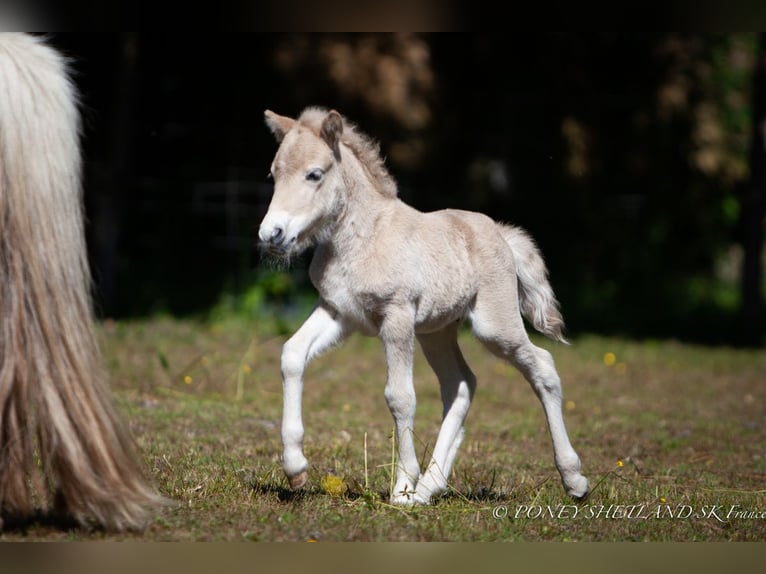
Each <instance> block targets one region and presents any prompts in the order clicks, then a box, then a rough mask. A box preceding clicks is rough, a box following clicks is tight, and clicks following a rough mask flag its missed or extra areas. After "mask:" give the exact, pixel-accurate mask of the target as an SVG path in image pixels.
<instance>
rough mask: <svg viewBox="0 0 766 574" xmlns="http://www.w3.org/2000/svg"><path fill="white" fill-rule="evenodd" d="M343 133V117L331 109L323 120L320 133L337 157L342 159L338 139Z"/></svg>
mask: <svg viewBox="0 0 766 574" xmlns="http://www.w3.org/2000/svg"><path fill="white" fill-rule="evenodd" d="M342 133H343V118H342V117H341V115H340V114H339V113H338V112H336V111H335V110H332V111H330V113H329V114H327V117H326V118H325V119H324V121H323V122H322V129H321V131H320V134H321V136H322V139H323V140H324V141H326V142H327V145H328V146H330V149H331V150H332V153H333V155H334V156H335V159H336V160H338V161H340V146H339V145H338V141H339V140H340V135H341V134H342Z"/></svg>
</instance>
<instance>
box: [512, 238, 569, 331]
mask: <svg viewBox="0 0 766 574" xmlns="http://www.w3.org/2000/svg"><path fill="white" fill-rule="evenodd" d="M498 226H499V227H500V233H501V235H502V236H503V239H505V241H506V243H508V245H509V247H510V248H511V251H513V258H514V260H515V263H516V276H517V278H518V281H519V302H520V303H521V313H522V314H523V315H524V317H526V318H527V320H528V321H529V322H530V323H532V325H533V326H534V328H535V329H537V330H538V331H540V332H541V333H542V334H544V335H545V336H546V337H550V338H551V339H554V340H556V341H560V342H562V343H567V344H568V341H567V340H566V339H565V338H564V335H563V333H562V330H563V328H564V319H563V317H562V316H561V311H559V304H558V301H557V300H556V296H555V295H554V294H553V289H552V288H551V284H550V282H549V281H548V270H547V269H546V267H545V261H543V257H542V254H541V253H540V250H539V249H538V248H537V245H535V242H534V240H533V239H532V238H531V237H530V236H529V235H528V234H527V233H526V232H525V231H524V230H522V229H520V228H518V227H514V226H511V225H503V224H498Z"/></svg>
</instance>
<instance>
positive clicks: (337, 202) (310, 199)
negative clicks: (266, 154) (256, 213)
mask: <svg viewBox="0 0 766 574" xmlns="http://www.w3.org/2000/svg"><path fill="white" fill-rule="evenodd" d="M265 117H266V125H268V126H269V128H270V129H271V131H272V132H273V133H274V136H275V137H276V139H277V141H278V142H279V144H280V145H279V149H278V150H277V154H276V156H275V157H274V161H273V163H272V164H271V174H270V175H271V177H272V178H273V180H274V196H273V197H272V199H271V204H270V205H269V210H268V212H267V213H266V216H265V217H264V218H263V221H262V222H261V227H260V230H259V232H258V236H259V238H260V240H261V243H262V245H263V246H264V248H266V249H267V250H268V251H270V252H271V253H273V254H275V255H281V256H284V257H289V256H290V255H291V254H293V253H298V252H300V251H302V250H303V249H305V248H306V247H308V246H309V245H311V243H312V242H314V241H315V240H316V239H317V237H318V236H319V235H320V234H321V233H322V232H323V231H325V230H326V229H327V228H328V224H330V223H331V222H332V221H333V220H334V218H335V217H336V216H337V214H338V213H339V211H340V210H341V209H342V206H343V196H342V194H341V189H342V177H341V173H340V171H341V170H340V166H339V162H340V160H341V157H340V136H341V134H342V133H343V118H342V117H341V115H340V114H339V113H338V112H336V111H334V110H333V111H330V112H327V111H324V110H320V109H318V108H312V109H310V110H308V111H307V112H304V114H303V115H302V116H301V118H299V119H298V120H294V119H292V118H288V117H285V116H280V115H277V114H275V113H274V112H272V111H269V110H267V111H266V112H265Z"/></svg>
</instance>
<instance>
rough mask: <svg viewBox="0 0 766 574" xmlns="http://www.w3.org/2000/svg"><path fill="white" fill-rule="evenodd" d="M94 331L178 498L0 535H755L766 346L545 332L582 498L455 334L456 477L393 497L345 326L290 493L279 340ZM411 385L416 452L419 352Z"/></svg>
mask: <svg viewBox="0 0 766 574" xmlns="http://www.w3.org/2000/svg"><path fill="white" fill-rule="evenodd" d="M263 332H268V329H266V328H265V327H263ZM102 339H103V349H104V354H105V360H106V362H107V365H108V368H109V371H110V373H111V377H112V384H113V386H114V389H115V392H116V395H117V400H118V403H119V405H120V407H121V409H122V410H123V412H124V413H125V414H126V416H127V417H128V418H129V420H130V424H131V426H132V428H133V431H134V433H135V436H136V439H137V441H138V444H139V446H140V448H141V450H142V453H143V455H144V458H145V461H146V465H147V468H148V469H149V472H150V474H151V475H152V477H153V479H154V481H155V483H156V484H157V486H158V487H159V489H160V490H161V491H162V492H163V494H165V495H166V496H167V497H168V498H169V499H171V500H172V504H171V505H169V506H168V507H167V508H164V509H161V510H160V511H158V513H157V515H156V518H155V520H154V521H153V522H152V524H151V525H150V526H149V528H148V529H147V530H146V532H144V533H142V534H127V535H112V534H106V533H103V532H87V531H83V530H66V529H61V528H54V527H52V526H51V525H49V524H46V523H45V521H44V520H43V521H40V522H39V523H31V524H28V525H25V526H24V527H23V528H21V527H19V528H16V529H10V530H6V531H4V532H2V533H0V540H93V539H95V540H104V539H106V540H114V539H119V540H124V539H128V540H129V539H137V540H152V541H162V540H173V541H208V540H220V541H234V540H251V541H346V540H364V541H515V540H557V541H565V540H573V541H602V540H621V541H625V540H654V541H691V540H707V541H721V540H760V541H763V540H766V425H764V422H766V421H765V415H766V353H764V352H763V351H743V350H733V349H725V348H705V347H696V346H689V345H684V344H680V343H676V342H665V341H662V342H657V341H646V342H632V341H625V340H619V339H610V338H601V337H589V336H588V337H579V338H576V339H575V340H574V342H573V343H574V344H573V345H572V346H571V347H565V346H562V345H558V344H553V343H550V342H548V341H546V340H540V341H539V342H540V344H541V345H543V346H545V347H546V348H548V349H550V350H551V351H552V353H553V355H554V357H555V358H556V361H557V366H558V368H559V372H560V374H561V377H562V380H563V382H564V393H565V400H566V407H565V420H566V422H567V425H568V428H569V433H570V438H571V439H572V443H573V444H574V446H575V449H576V450H577V451H578V453H579V454H580V457H581V459H582V462H583V467H584V471H585V474H586V475H587V476H588V477H589V478H590V481H591V486H592V494H591V496H590V498H589V499H588V500H587V501H585V502H582V503H577V504H575V503H574V502H572V501H571V500H569V499H568V498H567V497H566V495H565V494H564V491H563V489H562V487H561V484H560V482H559V479H558V474H557V473H556V470H555V468H554V466H553V462H552V452H551V448H550V442H549V438H548V434H547V430H546V426H545V421H544V417H543V413H542V409H541V407H540V405H539V403H538V402H537V399H536V398H535V397H534V395H533V393H532V391H531V390H530V388H529V386H528V385H527V384H526V382H525V381H524V380H523V379H522V378H521V376H520V375H519V374H518V373H517V372H516V371H515V370H513V369H512V368H510V367H508V366H507V365H505V364H503V363H501V362H499V361H498V360H496V359H495V358H494V357H492V356H491V355H489V354H488V353H487V352H485V351H484V350H483V349H482V348H480V346H479V345H478V344H477V343H476V342H475V341H474V340H473V339H472V338H471V337H470V335H469V334H468V333H465V334H464V335H463V340H462V346H463V349H464V352H465V355H466V357H467V359H468V361H469V363H470V364H471V366H472V368H473V370H474V372H475V373H476V375H477V377H478V379H479V387H478V391H477V395H476V399H475V401H474V405H473V407H472V410H471V412H470V414H469V417H468V423H467V433H466V439H465V441H464V443H463V447H462V449H461V452H460V454H459V455H458V459H457V462H456V465H455V469H454V471H453V475H452V477H451V490H450V492H449V493H447V494H446V495H444V496H443V497H441V498H439V499H438V500H436V502H435V504H434V505H433V506H430V507H426V508H413V509H401V508H397V507H392V506H390V505H389V504H387V502H386V501H387V496H388V491H389V489H390V485H391V465H392V443H391V432H392V420H391V417H390V415H389V413H388V409H387V408H386V404H385V401H384V399H383V385H384V378H385V365H384V361H383V354H382V349H381V346H380V343H379V342H378V341H377V340H375V339H365V338H361V337H354V338H352V339H350V340H349V341H347V342H346V343H345V344H344V345H343V346H342V347H340V348H338V349H336V350H334V351H332V352H331V353H329V354H327V355H325V356H323V357H320V358H319V359H316V360H315V361H314V363H312V365H311V367H310V368H309V370H308V373H307V376H306V388H305V397H304V422H305V426H306V444H305V447H306V454H307V456H308V458H309V461H310V463H311V465H312V467H311V469H310V480H311V482H310V486H309V487H308V488H307V489H306V490H305V491H304V492H301V493H299V494H293V493H291V492H289V491H288V490H287V489H286V481H285V479H284V478H283V475H282V471H281V466H280V452H281V446H280V439H279V421H280V416H281V381H280V377H279V355H280V348H281V344H282V343H283V341H284V337H273V336H268V335H264V334H263V333H262V332H261V331H259V325H258V324H246V323H244V322H243V321H240V320H235V319H232V320H224V321H218V322H205V323H203V322H184V321H176V320H171V319H162V318H158V319H153V320H146V321H141V322H132V323H129V322H125V323H114V322H107V323H105V324H104V325H103V326H102ZM415 379H416V389H417V396H418V416H417V418H416V438H417V442H418V444H419V449H420V452H421V453H422V457H423V458H427V457H428V455H429V452H430V449H431V447H432V446H433V444H434V441H435V438H436V433H437V430H438V424H439V419H440V412H441V404H440V401H439V392H438V386H437V384H436V380H435V377H434V375H433V374H432V373H431V372H430V370H429V369H428V367H427V365H426V363H425V360H424V359H423V358H422V356H421V355H420V354H419V353H418V356H417V358H416V365H415ZM365 461H366V462H365ZM328 477H329V478H328Z"/></svg>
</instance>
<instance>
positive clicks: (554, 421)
mask: <svg viewBox="0 0 766 574" xmlns="http://www.w3.org/2000/svg"><path fill="white" fill-rule="evenodd" d="M265 116H266V124H267V125H268V126H269V128H270V129H271V131H272V132H273V133H274V135H275V136H276V139H277V141H278V142H280V146H279V149H278V151H277V154H276V156H275V158H274V162H273V163H272V166H271V176H272V177H273V179H274V196H273V198H272V200H271V205H270V206H269V209H268V212H267V213H266V216H265V217H264V219H263V222H262V223H261V226H260V231H259V237H260V240H261V243H262V246H263V248H264V249H265V250H267V251H268V252H270V253H271V254H273V255H276V256H278V257H283V258H289V257H290V256H291V255H293V254H295V253H298V252H300V251H302V250H303V249H305V248H306V247H308V246H310V245H312V244H313V245H316V250H315V253H314V258H313V260H312V262H311V266H310V269H309V273H310V276H311V281H312V282H313V283H314V285H315V286H316V288H317V290H318V291H319V295H320V300H319V303H318V304H317V306H316V308H315V309H314V311H313V312H312V314H311V315H310V316H309V318H308V319H307V320H306V322H305V323H304V324H303V325H302V326H301V328H300V329H299V330H298V331H297V332H296V333H295V335H293V336H292V337H291V338H290V339H289V340H288V341H287V343H286V344H285V346H284V348H283V351H282V377H283V382H284V411H283V419H282V441H283V446H284V470H285V473H286V474H287V477H288V479H289V481H290V486H291V487H292V488H294V489H297V488H300V487H302V486H303V485H304V484H305V483H306V481H307V480H308V474H307V470H308V461H307V460H306V457H305V456H304V454H303V422H302V419H301V396H302V390H303V373H304V370H305V368H306V366H307V364H308V362H309V361H310V360H311V358H312V357H314V356H316V355H317V354H319V353H321V352H322V351H324V350H326V349H328V348H329V347H331V346H332V345H334V344H336V343H338V342H340V341H341V340H342V339H343V338H344V337H346V336H348V335H349V334H350V333H352V332H354V331H360V332H362V333H365V334H368V335H377V336H378V337H380V338H381V339H382V341H383V346H384V348H385V355H386V362H387V365H388V373H387V381H386V388H385V398H386V401H387V403H388V406H389V408H390V410H391V414H392V415H393V418H394V421H395V424H396V435H397V441H398V445H399V462H398V466H397V476H396V484H395V487H394V491H393V492H392V493H391V502H393V503H396V504H403V505H408V504H413V503H419V504H428V503H429V502H430V501H431V497H432V496H433V495H435V494H438V493H441V492H443V491H444V490H445V489H446V488H447V479H448V477H449V475H450V470H451V468H452V463H453V461H454V460H455V455H456V454H457V450H458V447H459V446H460V443H461V441H462V439H463V422H464V420H465V417H466V414H467V413H468V408H469V406H470V404H471V399H472V397H473V394H474V391H475V389H476V379H475V378H474V376H473V373H471V370H470V369H469V368H468V365H467V364H466V362H465V360H464V359H463V356H462V354H461V353H460V349H459V347H458V342H457V335H458V326H459V325H460V323H461V321H462V320H463V319H465V318H468V319H469V320H470V321H471V324H472V327H473V332H474V334H475V335H476V337H478V339H479V340H481V341H482V342H483V343H484V344H485V345H486V347H487V348H488V349H489V350H490V351H492V352H493V353H495V354H496V355H498V356H500V357H502V358H503V359H505V360H507V361H510V362H511V363H512V364H513V365H515V366H516V367H517V368H518V369H519V370H520V371H521V372H522V373H523V375H524V377H525V378H526V379H527V380H528V381H529V383H530V384H531V385H532V388H533V389H534V391H535V393H536V394H537V396H538V397H539V399H540V401H541V402H542V405H543V409H544V410H545V415H546V418H547V420H548V428H549V430H550V435H551V439H552V441H553V451H554V459H555V462H556V467H557V468H558V471H559V473H560V474H561V479H562V481H563V485H564V488H565V490H566V491H567V493H568V494H570V495H571V496H573V497H576V498H582V497H584V496H585V495H586V494H587V493H588V481H587V479H586V478H585V477H584V476H583V475H582V474H581V473H580V459H579V458H578V456H577V453H575V451H574V449H573V448H572V446H571V444H570V442H569V438H568V436H567V432H566V429H565V427H564V420H563V417H562V412H561V396H562V395H561V383H560V381H559V376H558V374H557V373H556V368H555V366H554V363H553V359H552V357H551V355H550V353H548V352H547V351H545V350H543V349H541V348H539V347H536V346H535V345H533V344H532V343H531V342H530V340H529V338H528V336H527V333H526V331H525V329H524V324H523V322H522V318H521V313H524V315H525V316H526V317H527V318H528V319H529V320H530V321H531V323H532V324H533V325H534V326H535V328H536V329H538V330H539V331H541V332H543V333H544V334H546V335H548V336H550V337H551V338H553V339H558V340H561V341H563V340H564V339H563V337H562V334H561V328H562V319H561V315H560V313H559V311H558V308H557V303H556V300H555V298H554V296H553V291H552V290H551V287H550V284H549V283H548V279H547V271H546V269H545V265H544V263H543V260H542V258H541V256H540V254H539V252H538V251H537V249H536V247H535V245H534V243H533V242H532V240H531V239H530V238H529V236H527V235H526V234H525V233H524V232H523V231H521V230H520V229H518V228H515V227H510V226H504V225H500V224H497V223H495V222H494V221H493V220H492V219H490V218H489V217H487V216H485V215H481V214H479V213H472V212H467V211H456V210H445V211H438V212H435V213H421V212H419V211H417V210H415V209H413V208H412V207H410V206H408V205H406V204H405V203H403V202H402V201H401V200H399V199H398V198H397V189H396V183H395V182H394V180H393V178H392V177H391V176H390V174H389V173H388V171H387V170H386V168H385V166H384V164H383V160H382V159H381V158H380V155H379V153H378V147H377V145H375V144H373V142H372V141H371V140H370V139H368V138H367V137H366V136H364V135H363V134H361V133H360V132H359V131H357V129H356V127H355V126H354V125H353V124H351V123H349V122H348V121H346V120H345V119H344V118H343V117H342V116H341V115H340V114H339V113H338V112H336V111H330V112H328V111H326V110H323V109H319V108H307V109H306V110H304V112H303V113H302V114H301V116H300V117H299V118H298V119H297V120H295V119H291V118H287V117H284V116H279V115H277V114H275V113H273V112H271V111H266V113H265ZM416 338H417V339H418V341H419V342H420V345H421V347H422V349H423V352H424V354H425V356H426V359H427V360H428V363H429V364H430V365H431V367H432V368H433V370H434V371H435V372H436V375H437V377H438V379H439V384H440V387H441V396H442V402H443V407H444V411H443V421H442V425H441V429H440V431H439V435H438V438H437V440H436V445H435V446H434V450H433V455H432V458H431V461H430V462H429V464H428V466H427V467H426V469H425V472H423V473H422V474H421V472H420V467H419V464H418V460H417V456H416V453H415V445H414V442H413V425H414V417H415V390H414V387H413V381H412V364H413V351H414V346H415V339H416Z"/></svg>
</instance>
